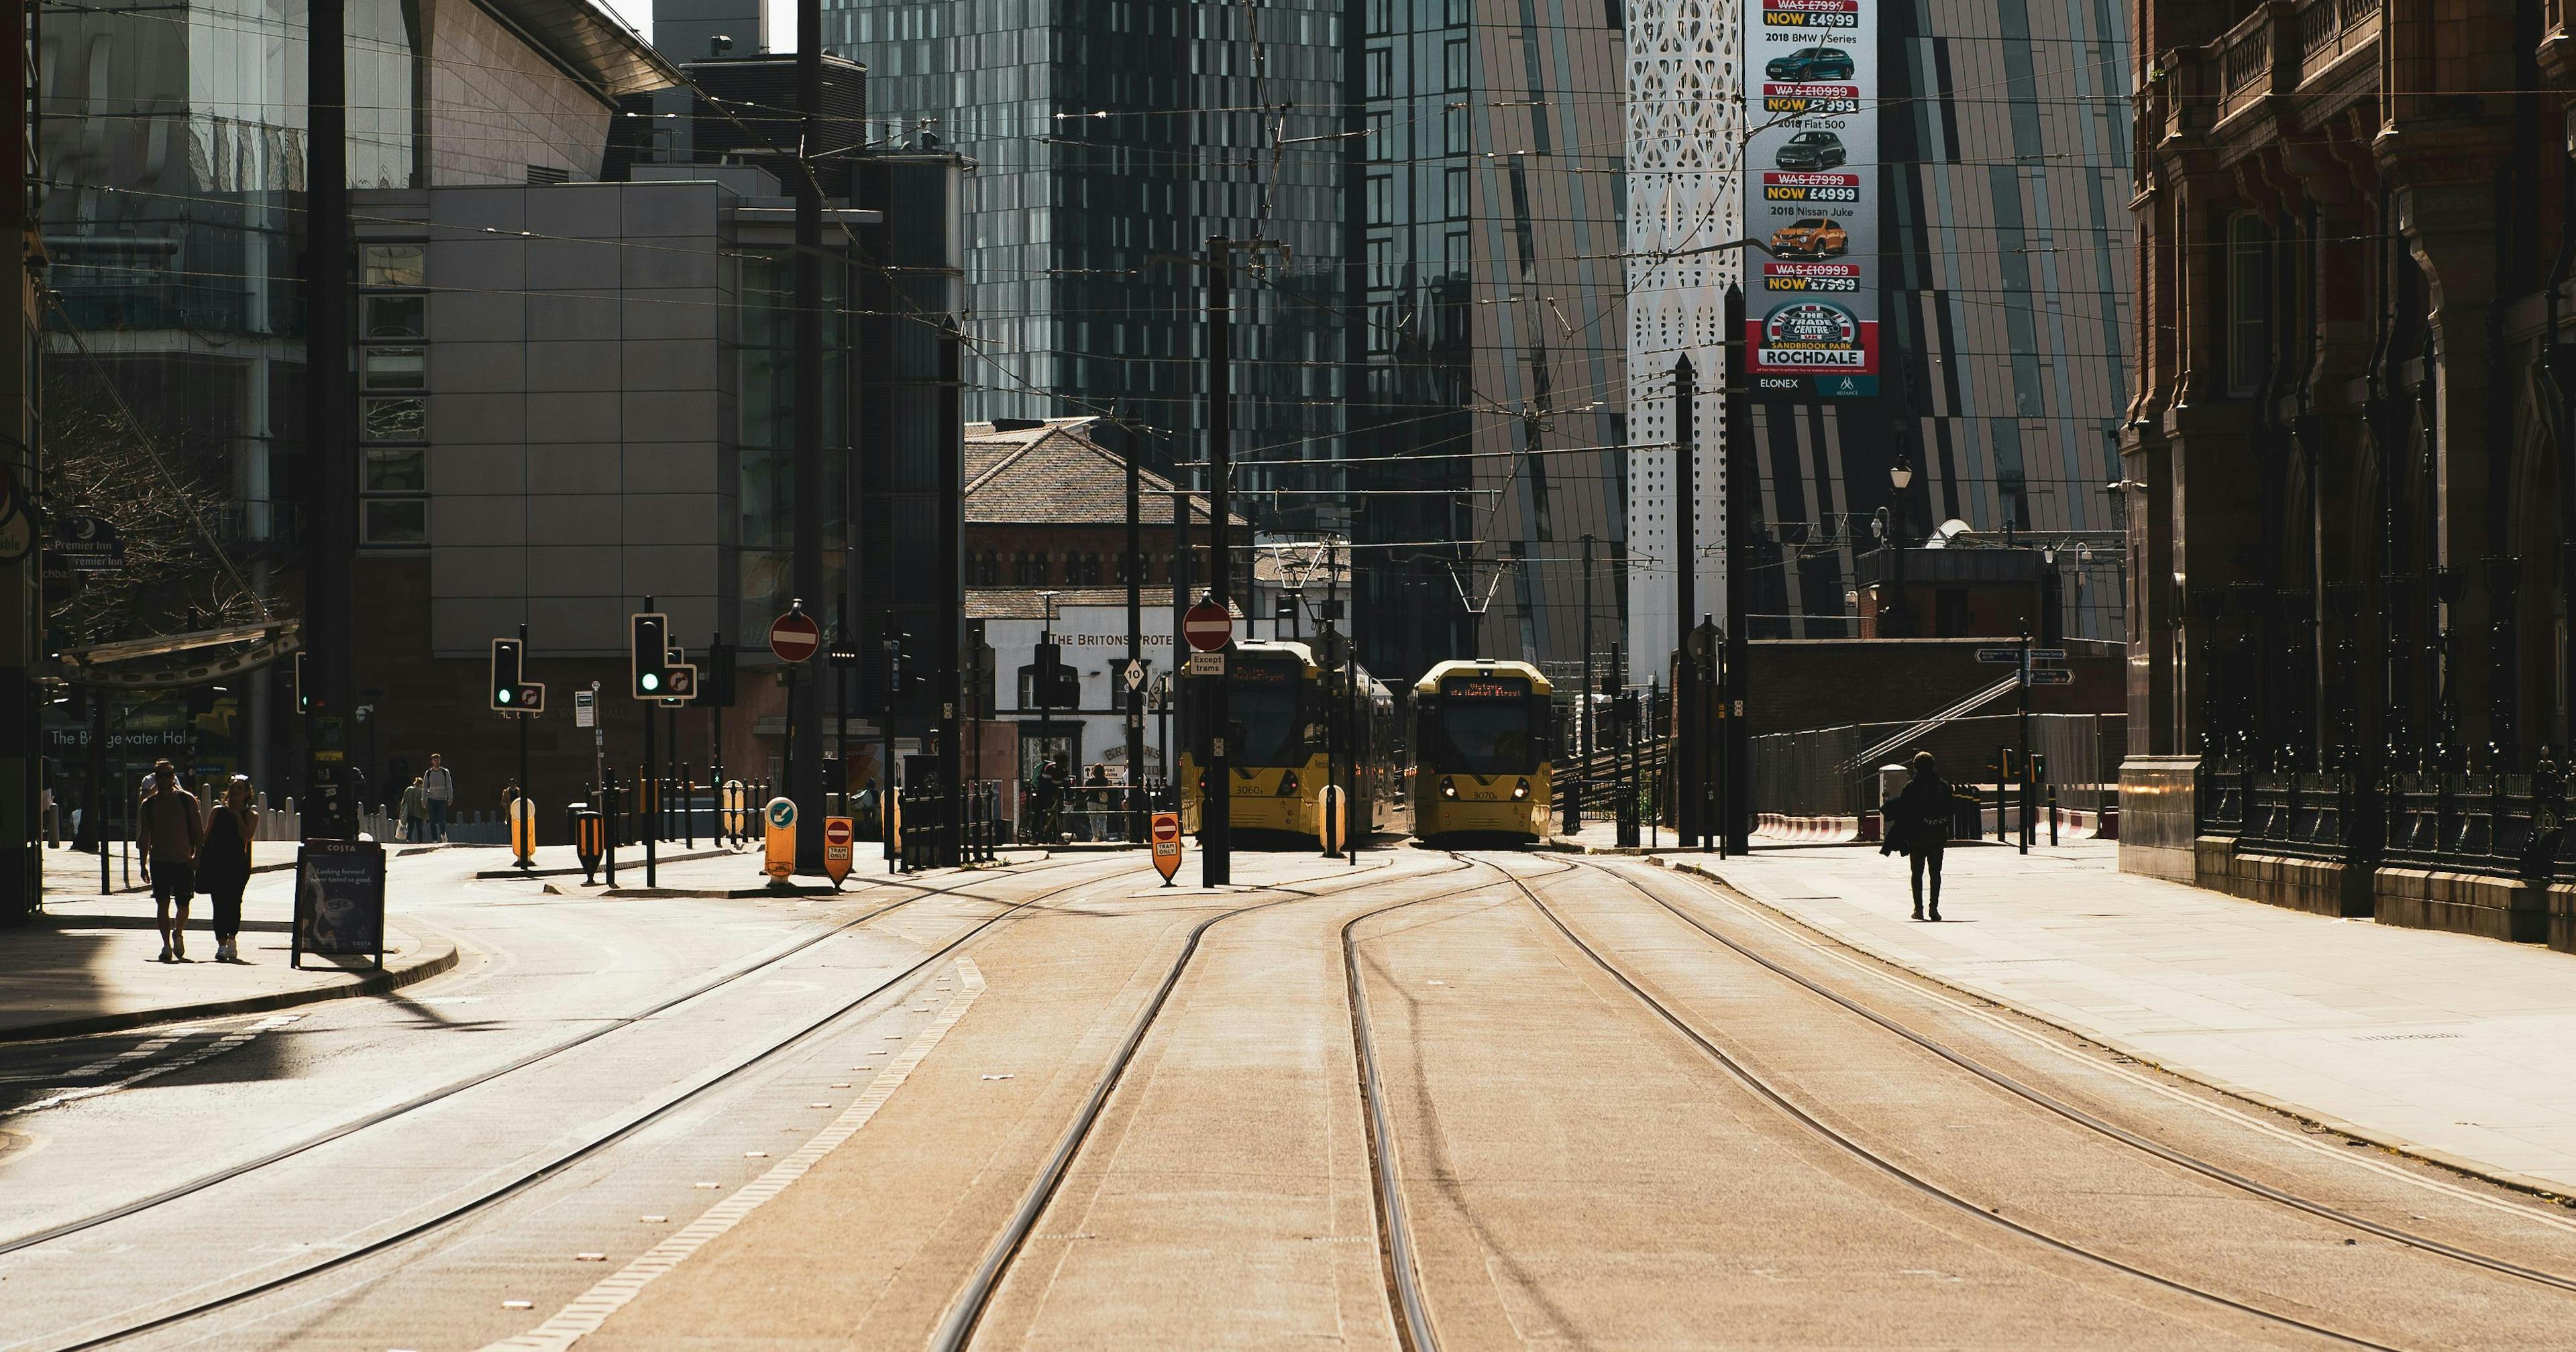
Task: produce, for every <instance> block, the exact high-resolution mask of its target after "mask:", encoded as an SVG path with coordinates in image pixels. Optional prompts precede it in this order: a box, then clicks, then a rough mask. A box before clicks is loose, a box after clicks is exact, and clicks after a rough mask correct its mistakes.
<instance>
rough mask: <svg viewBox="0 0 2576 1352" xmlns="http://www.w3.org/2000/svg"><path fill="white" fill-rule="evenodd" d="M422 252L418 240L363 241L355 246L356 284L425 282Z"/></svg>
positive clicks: (411, 284)
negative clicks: (397, 241) (356, 248)
mask: <svg viewBox="0 0 2576 1352" xmlns="http://www.w3.org/2000/svg"><path fill="white" fill-rule="evenodd" d="M426 252H427V250H426V249H425V248H424V247H423V246H421V245H418V244H369V245H365V246H363V247H361V248H360V249H359V250H358V285H360V286H415V287H416V286H427V285H428V284H429V282H428V280H427V274H426V273H425V272H424V271H423V270H422V264H423V260H424V257H425V255H426Z"/></svg>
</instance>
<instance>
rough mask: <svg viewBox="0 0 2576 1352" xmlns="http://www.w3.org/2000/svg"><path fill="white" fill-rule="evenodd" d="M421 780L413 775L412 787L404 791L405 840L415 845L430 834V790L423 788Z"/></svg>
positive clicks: (403, 819)
mask: <svg viewBox="0 0 2576 1352" xmlns="http://www.w3.org/2000/svg"><path fill="white" fill-rule="evenodd" d="M420 779H421V777H420V776H419V775H413V776H412V777H411V787H410V788H407V789H405V790H403V796H402V822H403V824H402V832H403V839H405V840H408V841H410V842H412V843H413V844H415V845H416V844H419V843H420V838H421V837H422V836H424V835H427V834H428V833H429V790H427V789H425V788H422V787H421V783H420Z"/></svg>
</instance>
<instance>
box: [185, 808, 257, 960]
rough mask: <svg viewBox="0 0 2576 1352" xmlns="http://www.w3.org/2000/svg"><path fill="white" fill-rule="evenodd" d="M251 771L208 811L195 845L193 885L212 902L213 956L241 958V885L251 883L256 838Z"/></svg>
mask: <svg viewBox="0 0 2576 1352" xmlns="http://www.w3.org/2000/svg"><path fill="white" fill-rule="evenodd" d="M252 801H253V795H252V792H251V784H250V776H248V775H235V776H233V777H232V782H231V783H229V784H227V785H225V786H224V799H223V801H222V802H220V803H217V804H215V806H214V810H213V811H210V812H208V813H207V814H206V832H205V843H204V844H203V845H200V846H198V847H197V886H199V887H200V888H203V889H204V890H205V892H206V895H207V896H209V897H212V898H213V899H214V903H215V961H217V962H240V961H241V960H242V956H241V908H242V889H243V888H244V887H247V886H249V885H250V865H251V842H252V841H254V840H256V839H258V838H259V809H258V808H256V807H253V806H252V805H251V804H252Z"/></svg>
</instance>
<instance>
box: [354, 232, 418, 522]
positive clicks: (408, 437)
mask: <svg viewBox="0 0 2576 1352" xmlns="http://www.w3.org/2000/svg"><path fill="white" fill-rule="evenodd" d="M428 255H429V250H428V246H427V245H425V244H421V243H418V242H393V243H366V244H361V245H359V246H358V285H359V286H361V287H363V288H366V289H365V290H362V291H361V292H360V293H359V296H358V354H357V355H358V384H359V387H360V388H361V389H363V390H365V391H367V395H366V397H364V398H361V399H360V400H359V401H358V440H359V441H360V442H361V443H362V444H363V447H364V450H363V461H362V467H361V470H360V475H359V482H358V491H359V493H360V495H361V497H360V500H359V518H358V521H359V526H358V539H359V543H360V544H364V545H371V546H377V547H383V548H395V549H404V548H418V547H420V546H422V545H426V544H428V543H429V446H428V442H429V398H428V393H427V391H428V389H429V349H428V347H427V346H426V345H425V344H424V343H423V342H422V340H423V339H425V338H427V337H428V336H429V298H428V297H427V296H424V295H421V294H420V293H419V291H418V290H417V288H420V287H424V286H427V285H428V284H429V271H428V262H429V257H428ZM396 288H407V289H408V290H398V289H396Z"/></svg>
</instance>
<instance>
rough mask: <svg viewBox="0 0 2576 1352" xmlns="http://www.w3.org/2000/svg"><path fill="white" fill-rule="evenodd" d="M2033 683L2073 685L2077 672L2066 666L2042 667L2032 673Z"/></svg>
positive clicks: (2031, 679)
mask: <svg viewBox="0 0 2576 1352" xmlns="http://www.w3.org/2000/svg"><path fill="white" fill-rule="evenodd" d="M2030 683H2031V684H2032V685H2073V684H2075V673H2074V672H2071V671H2068V670H2067V669H2066V668H2064V667H2041V668H2039V669H2038V670H2036V671H2033V672H2031V673H2030Z"/></svg>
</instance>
